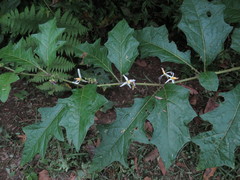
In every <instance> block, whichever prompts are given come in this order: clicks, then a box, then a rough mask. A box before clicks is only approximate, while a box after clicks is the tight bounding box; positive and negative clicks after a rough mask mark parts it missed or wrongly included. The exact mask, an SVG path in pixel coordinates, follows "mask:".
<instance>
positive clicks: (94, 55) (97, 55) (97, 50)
mask: <svg viewBox="0 0 240 180" xmlns="http://www.w3.org/2000/svg"><path fill="white" fill-rule="evenodd" d="M107 53H108V52H107V48H106V47H104V46H101V45H100V39H98V40H97V41H95V42H94V43H93V44H89V43H88V42H86V43H84V44H80V45H79V46H78V47H77V48H76V55H77V56H80V57H81V56H82V57H83V56H85V57H84V58H83V59H84V63H86V64H89V65H94V67H101V68H103V69H104V70H105V71H108V72H112V67H111V62H110V61H109V60H108V58H107ZM85 54H86V55H85Z"/></svg>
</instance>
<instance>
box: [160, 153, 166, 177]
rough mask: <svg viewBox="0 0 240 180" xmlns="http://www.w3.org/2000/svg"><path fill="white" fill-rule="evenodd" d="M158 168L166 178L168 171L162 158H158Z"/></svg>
mask: <svg viewBox="0 0 240 180" xmlns="http://www.w3.org/2000/svg"><path fill="white" fill-rule="evenodd" d="M158 167H159V168H160V170H161V172H162V174H163V176H165V175H166V174H167V170H166V168H165V166H164V163H163V161H162V159H161V158H160V157H158Z"/></svg>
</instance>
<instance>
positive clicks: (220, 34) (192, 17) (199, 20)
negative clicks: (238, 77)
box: [178, 0, 232, 67]
mask: <svg viewBox="0 0 240 180" xmlns="http://www.w3.org/2000/svg"><path fill="white" fill-rule="evenodd" d="M203 7H205V8H203ZM223 10H224V5H222V4H214V3H210V2H208V1H207V0H202V1H197V0H185V1H184V2H183V4H182V6H181V11H182V19H181V21H180V23H179V24H178V27H179V28H180V29H181V30H182V31H183V32H184V33H185V35H186V37H187V41H188V45H189V46H191V47H192V48H193V49H194V50H195V51H196V52H197V53H198V54H199V55H200V57H201V60H202V61H203V63H204V66H205V67H206V66H208V65H209V64H211V62H212V61H213V60H214V59H215V58H216V57H217V55H218V54H219V53H220V52H221V51H222V50H223V43H224V41H225V40H226V38H227V36H228V34H229V33H230V32H231V30H232V27H231V26H229V25H228V24H226V23H225V22H224V18H223Z"/></svg>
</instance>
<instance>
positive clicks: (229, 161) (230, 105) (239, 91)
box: [193, 85, 240, 169]
mask: <svg viewBox="0 0 240 180" xmlns="http://www.w3.org/2000/svg"><path fill="white" fill-rule="evenodd" d="M220 96H223V97H224V102H223V103H221V104H220V106H219V107H218V108H217V109H215V110H213V111H211V112H209V113H206V114H203V115H201V118H202V119H203V120H205V121H208V122H210V123H211V124H212V125H213V128H212V130H211V131H208V132H205V133H201V134H199V135H198V136H196V137H194V138H193V142H194V143H196V144H197V145H199V146H200V149H201V153H200V160H199V164H198V169H205V168H210V167H217V166H223V165H225V166H229V167H232V168H234V151H235V149H236V147H237V146H239V145H240V133H239V132H240V131H239V124H240V108H239V107H240V85H238V86H237V87H236V88H234V89H233V90H232V91H229V92H227V93H221V94H220Z"/></svg>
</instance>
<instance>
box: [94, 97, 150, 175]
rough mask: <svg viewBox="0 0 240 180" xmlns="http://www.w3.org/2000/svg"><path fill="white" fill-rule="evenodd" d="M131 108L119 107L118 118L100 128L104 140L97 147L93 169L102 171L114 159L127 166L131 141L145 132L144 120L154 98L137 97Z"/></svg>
mask: <svg viewBox="0 0 240 180" xmlns="http://www.w3.org/2000/svg"><path fill="white" fill-rule="evenodd" d="M134 102H135V103H134V105H133V106H132V107H129V108H117V109H116V113H117V119H116V121H114V123H112V124H111V125H105V126H102V127H101V128H100V133H101V135H102V142H101V144H100V146H99V147H98V148H97V149H96V152H95V156H94V159H93V162H92V164H91V171H100V170H102V169H103V168H104V167H105V166H108V165H109V164H111V163H112V162H114V161H118V162H120V163H122V164H123V165H124V166H125V167H127V166H128V165H127V154H128V149H129V145H130V143H131V142H132V141H133V140H135V139H136V138H137V135H139V134H145V133H144V122H145V120H146V117H147V116H148V114H149V112H148V111H149V110H151V108H152V105H153V100H152V98H149V97H147V98H144V99H135V101H134Z"/></svg>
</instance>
